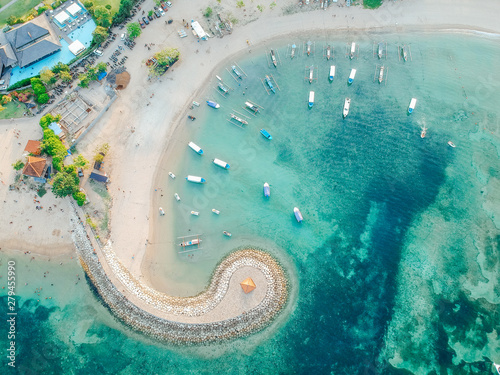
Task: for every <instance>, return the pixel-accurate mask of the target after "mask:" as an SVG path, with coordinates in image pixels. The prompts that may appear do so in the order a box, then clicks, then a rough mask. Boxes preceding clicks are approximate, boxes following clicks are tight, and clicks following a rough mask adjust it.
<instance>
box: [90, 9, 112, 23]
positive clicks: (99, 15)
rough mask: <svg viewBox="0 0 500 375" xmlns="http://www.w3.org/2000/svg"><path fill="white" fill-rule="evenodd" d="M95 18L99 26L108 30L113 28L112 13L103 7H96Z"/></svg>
mask: <svg viewBox="0 0 500 375" xmlns="http://www.w3.org/2000/svg"><path fill="white" fill-rule="evenodd" d="M94 17H95V18H96V21H97V24H98V25H99V26H102V27H105V28H108V27H110V26H111V20H112V17H111V12H110V11H109V9H106V8H105V7H103V6H98V7H95V9H94Z"/></svg>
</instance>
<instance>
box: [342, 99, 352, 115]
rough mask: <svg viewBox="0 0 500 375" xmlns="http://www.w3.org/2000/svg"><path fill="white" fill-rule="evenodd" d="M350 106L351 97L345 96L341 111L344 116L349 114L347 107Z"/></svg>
mask: <svg viewBox="0 0 500 375" xmlns="http://www.w3.org/2000/svg"><path fill="white" fill-rule="evenodd" d="M350 107H351V99H350V98H345V101H344V111H343V112H342V115H343V116H344V118H346V117H347V115H348V114H349V108H350Z"/></svg>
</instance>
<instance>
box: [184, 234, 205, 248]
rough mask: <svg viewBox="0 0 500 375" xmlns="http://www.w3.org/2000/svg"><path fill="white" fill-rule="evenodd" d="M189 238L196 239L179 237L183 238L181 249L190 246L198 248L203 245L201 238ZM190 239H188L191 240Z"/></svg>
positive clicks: (197, 236)
mask: <svg viewBox="0 0 500 375" xmlns="http://www.w3.org/2000/svg"><path fill="white" fill-rule="evenodd" d="M189 237H196V238H192V239H190V240H189V239H186V237H179V238H182V242H181V243H180V244H179V246H181V247H189V246H198V247H199V245H200V244H201V238H200V237H199V235H194V236H189ZM189 237H188V238H189Z"/></svg>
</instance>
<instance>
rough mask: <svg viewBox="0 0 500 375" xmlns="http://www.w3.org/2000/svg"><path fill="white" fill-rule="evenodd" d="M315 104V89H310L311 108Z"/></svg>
mask: <svg viewBox="0 0 500 375" xmlns="http://www.w3.org/2000/svg"><path fill="white" fill-rule="evenodd" d="M313 105H314V91H309V108H312V106H313Z"/></svg>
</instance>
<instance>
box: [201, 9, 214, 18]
mask: <svg viewBox="0 0 500 375" xmlns="http://www.w3.org/2000/svg"><path fill="white" fill-rule="evenodd" d="M212 12H213V11H212V8H210V7H207V9H205V13H204V14H203V15H204V16H205V17H207V18H208V17H210V16H211V15H212Z"/></svg>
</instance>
